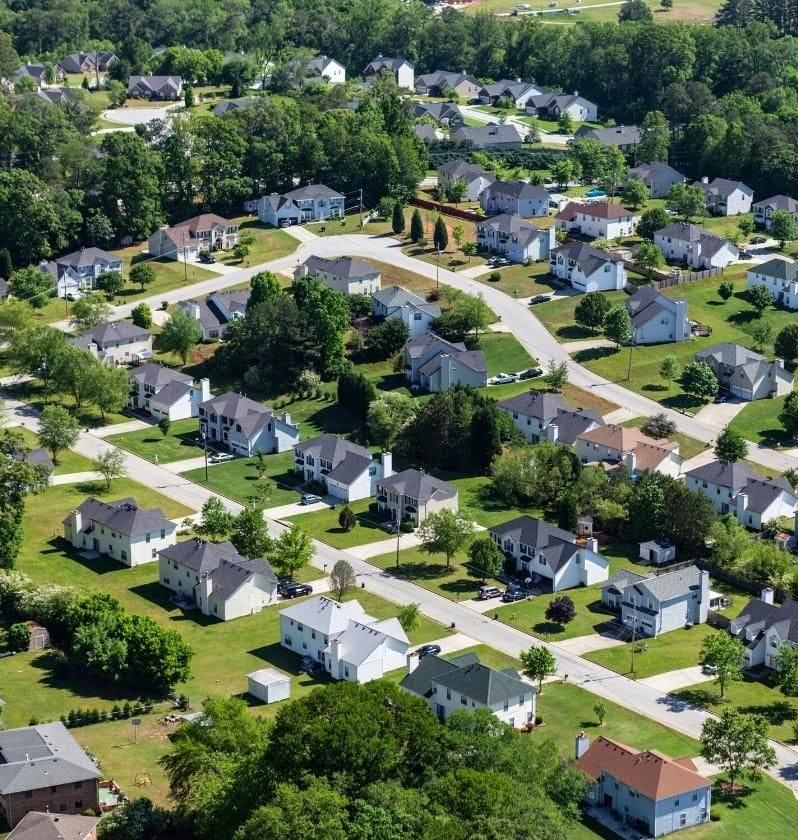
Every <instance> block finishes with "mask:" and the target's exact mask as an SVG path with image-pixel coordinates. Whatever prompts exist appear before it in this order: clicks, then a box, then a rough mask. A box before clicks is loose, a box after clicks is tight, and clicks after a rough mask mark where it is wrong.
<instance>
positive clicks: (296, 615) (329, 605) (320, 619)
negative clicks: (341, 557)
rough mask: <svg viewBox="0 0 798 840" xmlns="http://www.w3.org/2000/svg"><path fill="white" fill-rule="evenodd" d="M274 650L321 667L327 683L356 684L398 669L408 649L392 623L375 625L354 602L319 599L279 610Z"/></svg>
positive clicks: (396, 624)
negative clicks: (307, 658) (277, 643)
mask: <svg viewBox="0 0 798 840" xmlns="http://www.w3.org/2000/svg"><path fill="white" fill-rule="evenodd" d="M280 644H281V645H282V646H283V647H284V648H286V649H287V650H290V651H293V652H294V653H296V654H299V655H300V656H310V657H312V658H313V659H315V660H316V661H317V662H321V663H322V664H323V665H324V669H325V670H326V671H327V673H328V674H329V675H330V676H331V677H332V678H333V679H335V680H346V681H347V682H354V683H360V684H362V683H367V682H371V681H372V680H378V679H380V678H381V677H383V676H385V674H387V673H388V672H389V671H393V670H395V669H396V668H401V667H402V665H404V664H405V658H406V655H407V649H408V647H410V641H409V639H408V638H407V635H406V634H405V631H404V630H402V626H401V625H400V624H399V620H398V619H396V618H388V619H385V620H383V621H378V620H377V619H376V618H374V617H373V616H371V615H369V614H368V613H367V612H366V611H365V610H364V609H363V607H361V605H360V603H359V602H358V601H357V600H354V599H353V600H351V601H343V602H341V601H333V600H332V599H330V598H327V597H325V596H324V595H317V596H316V597H315V598H310V599H309V600H307V601H302V602H301V603H298V604H292V605H291V606H290V607H287V608H286V609H284V610H280Z"/></svg>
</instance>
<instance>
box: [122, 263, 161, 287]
mask: <svg viewBox="0 0 798 840" xmlns="http://www.w3.org/2000/svg"><path fill="white" fill-rule="evenodd" d="M128 279H129V280H130V282H131V283H138V284H139V286H141V291H142V292H143V291H144V287H145V286H149V285H150V284H151V283H154V282H155V279H156V274H155V269H154V268H153V267H152V266H151V265H149V264H148V263H136V265H134V266H132V267H131V269H130V272H129V273H128Z"/></svg>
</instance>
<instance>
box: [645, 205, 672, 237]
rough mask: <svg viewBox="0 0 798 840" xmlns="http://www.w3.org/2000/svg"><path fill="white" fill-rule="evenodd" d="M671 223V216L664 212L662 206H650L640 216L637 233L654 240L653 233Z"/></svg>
mask: <svg viewBox="0 0 798 840" xmlns="http://www.w3.org/2000/svg"><path fill="white" fill-rule="evenodd" d="M670 223H671V217H670V216H669V215H668V214H667V213H666V212H665V209H664V208H663V207H652V208H651V209H650V210H646V211H645V212H644V213H643V214H642V215H641V216H640V222H639V223H638V225H637V234H638V236H642V237H643V239H648V240H649V241H651V242H653V241H654V233H655V232H656V231H658V230H661V229H662V228H664V227H667V226H668V225H669V224H670Z"/></svg>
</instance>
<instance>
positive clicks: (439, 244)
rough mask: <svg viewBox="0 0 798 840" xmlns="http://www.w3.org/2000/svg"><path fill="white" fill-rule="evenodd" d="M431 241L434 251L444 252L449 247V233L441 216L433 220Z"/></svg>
mask: <svg viewBox="0 0 798 840" xmlns="http://www.w3.org/2000/svg"><path fill="white" fill-rule="evenodd" d="M432 241H433V242H434V243H435V250H436V251H445V250H446V248H447V247H448V246H449V232H448V231H447V230H446V222H444V221H443V216H438V218H437V219H436V220H435V231H434V232H433V234H432Z"/></svg>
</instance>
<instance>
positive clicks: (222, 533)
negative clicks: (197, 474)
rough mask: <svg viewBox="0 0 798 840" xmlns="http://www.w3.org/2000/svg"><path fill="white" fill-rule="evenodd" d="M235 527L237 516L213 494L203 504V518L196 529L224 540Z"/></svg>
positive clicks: (202, 533) (203, 534) (199, 532)
mask: <svg viewBox="0 0 798 840" xmlns="http://www.w3.org/2000/svg"><path fill="white" fill-rule="evenodd" d="M262 518H263V517H261V519H262ZM234 527H235V517H234V516H233V514H232V513H230V511H229V510H228V509H227V508H226V507H225V504H224V502H223V501H222V500H221V499H220V498H218V497H217V496H211V497H210V498H209V499H207V500H206V501H205V503H204V504H203V506H202V518H201V520H200V522H199V524H198V525H197V526H196V527H195V530H196V532H197V533H198V534H200V535H201V536H203V537H209V538H210V539H212V540H223V539H226V538H227V537H228V535H229V534H230V532H231V531H232V530H233V528H234ZM264 554H265V552H264ZM262 556H263V554H261V555H259V557H262Z"/></svg>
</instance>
